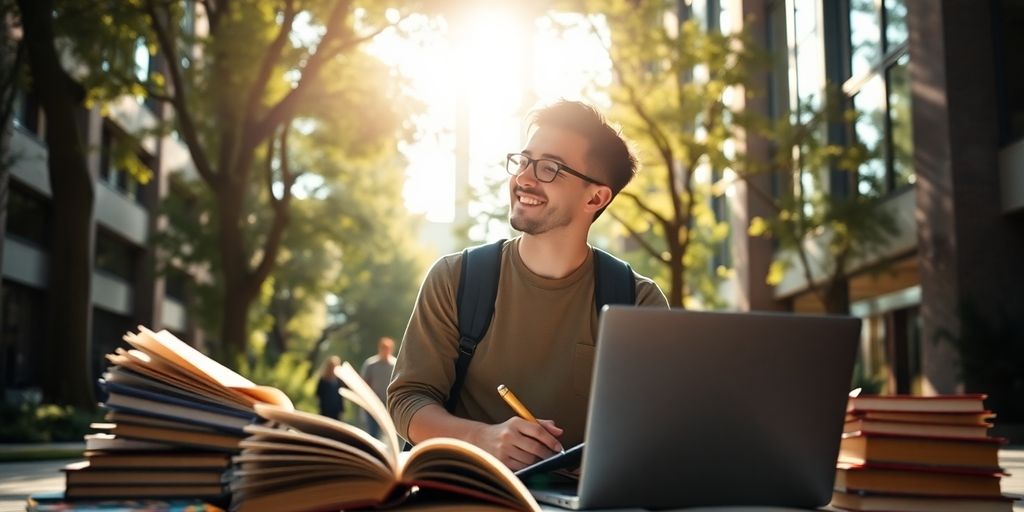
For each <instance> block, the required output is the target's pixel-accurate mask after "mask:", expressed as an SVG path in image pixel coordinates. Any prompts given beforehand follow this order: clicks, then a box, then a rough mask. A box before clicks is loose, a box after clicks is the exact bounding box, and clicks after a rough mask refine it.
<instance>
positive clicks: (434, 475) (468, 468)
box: [399, 438, 540, 510]
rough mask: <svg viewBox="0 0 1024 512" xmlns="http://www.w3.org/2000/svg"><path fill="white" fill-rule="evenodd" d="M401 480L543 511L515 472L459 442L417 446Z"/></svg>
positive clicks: (436, 441)
mask: <svg viewBox="0 0 1024 512" xmlns="http://www.w3.org/2000/svg"><path fill="white" fill-rule="evenodd" d="M399 478H400V480H401V481H402V482H405V483H407V484H413V485H419V486H422V487H433V488H438V489H443V490H448V491H453V492H461V493H463V494H466V495H469V496H473V497H478V498H481V499H489V500H491V501H495V500H494V498H496V497H501V498H504V499H505V500H508V501H511V502H513V503H515V504H516V507H517V508H524V509H529V510H540V506H539V505H537V502H536V501H535V500H534V499H533V496H532V495H531V494H530V491H529V490H528V489H527V488H526V486H525V485H523V483H522V482H521V481H520V480H519V479H518V478H516V476H515V474H513V473H512V470H510V469H508V467H506V466H505V465H504V464H502V463H501V461H499V460H498V459H497V458H495V457H494V456H493V455H491V454H489V453H487V452H486V451H484V450H483V449H481V448H478V447H477V446H474V445H472V444H469V443H467V442H465V441H461V440H458V439H451V438H435V439H428V440H426V441H424V442H422V443H419V444H417V445H416V446H414V447H413V448H412V451H411V452H409V455H408V458H407V459H406V460H405V461H404V464H403V469H402V473H401V474H400V475H399ZM471 481H475V482H472V483H471Z"/></svg>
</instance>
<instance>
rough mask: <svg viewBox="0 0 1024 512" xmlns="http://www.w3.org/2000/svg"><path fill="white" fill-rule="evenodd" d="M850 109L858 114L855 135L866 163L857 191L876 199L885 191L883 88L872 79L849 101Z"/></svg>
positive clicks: (885, 156)
mask: <svg viewBox="0 0 1024 512" xmlns="http://www.w3.org/2000/svg"><path fill="white" fill-rule="evenodd" d="M853 107H854V109H856V110H857V113H858V114H860V115H859V117H858V118H857V124H856V127H855V131H856V134H857V140H859V141H860V143H861V144H864V146H865V147H866V149H867V151H868V159H867V160H866V161H865V162H864V163H863V164H862V165H861V167H860V173H859V176H858V180H857V190H858V191H859V192H860V193H861V194H867V195H878V194H882V193H884V192H885V191H886V190H888V186H887V185H886V179H885V168H886V161H887V160H888V158H887V155H886V147H885V146H886V145H885V140H886V138H885V84H884V83H883V82H882V77H881V76H878V75H876V76H875V77H874V78H872V79H871V80H869V81H868V82H867V83H866V84H864V87H862V88H861V90H860V92H859V93H857V95H856V96H854V97H853Z"/></svg>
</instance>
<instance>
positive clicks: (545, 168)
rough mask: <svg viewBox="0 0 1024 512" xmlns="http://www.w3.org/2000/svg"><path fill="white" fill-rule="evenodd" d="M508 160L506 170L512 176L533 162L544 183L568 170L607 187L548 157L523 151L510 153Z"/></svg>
mask: <svg viewBox="0 0 1024 512" xmlns="http://www.w3.org/2000/svg"><path fill="white" fill-rule="evenodd" d="M507 158H508V160H506V161H505V170H506V171H508V173H509V174H510V175H512V176H518V175H519V173H521V172H523V171H525V170H526V168H527V167H529V166H530V165H531V164H533V177H534V178H537V181H540V182H543V183H551V182H552V181H555V178H557V177H558V173H559V172H563V171H564V172H567V173H569V174H572V175H573V176H576V177H577V178H579V179H581V180H583V181H586V182H588V183H593V184H594V185H600V186H602V187H607V186H608V185H605V184H604V183H601V182H600V181H597V180H595V179H594V178H591V177H590V176H587V175H586V174H583V173H581V172H577V171H574V170H572V169H570V168H569V166H568V165H565V164H563V163H561V162H558V161H556V160H550V159H547V158H530V157H528V156H526V155H524V154H522V153H509V154H508V156H507Z"/></svg>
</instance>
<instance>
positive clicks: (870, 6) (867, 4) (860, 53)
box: [850, 0, 882, 76]
mask: <svg viewBox="0 0 1024 512" xmlns="http://www.w3.org/2000/svg"><path fill="white" fill-rule="evenodd" d="M875 1H876V0H850V65H851V69H852V72H853V76H858V75H861V74H864V73H867V72H868V70H870V69H871V67H872V66H873V65H876V64H878V62H879V61H880V60H882V30H881V26H882V20H881V17H880V16H879V12H878V7H877V6H876V5H875Z"/></svg>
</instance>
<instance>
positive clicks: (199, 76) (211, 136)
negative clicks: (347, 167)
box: [114, 0, 400, 354]
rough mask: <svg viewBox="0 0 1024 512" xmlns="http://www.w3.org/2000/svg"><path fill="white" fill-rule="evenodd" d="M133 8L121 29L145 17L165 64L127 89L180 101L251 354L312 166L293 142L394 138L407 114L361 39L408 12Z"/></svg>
mask: <svg viewBox="0 0 1024 512" xmlns="http://www.w3.org/2000/svg"><path fill="white" fill-rule="evenodd" d="M133 4H134V5H138V6H139V7H141V11H139V9H138V8H136V9H135V10H134V11H133V10H130V9H129V10H126V11H125V12H120V13H119V14H122V15H123V16H125V19H123V20H121V19H115V20H114V25H115V26H135V25H136V23H137V21H138V18H137V16H138V15H139V14H140V13H144V22H145V32H140V33H139V34H137V37H141V38H142V39H143V40H145V41H147V42H148V43H149V44H151V45H152V46H154V47H155V48H157V49H158V50H159V51H158V53H159V55H160V56H161V57H162V68H163V69H162V73H153V74H151V75H150V76H149V77H145V79H141V80H135V81H132V80H130V78H131V77H127V78H128V79H129V80H128V81H126V82H123V83H120V84H118V85H120V86H121V87H123V88H128V89H132V88H134V89H136V90H139V91H140V92H143V93H144V94H146V95H148V97H149V98H151V99H155V100H159V101H163V102H165V103H167V104H168V105H170V110H171V111H172V112H173V121H174V126H175V128H176V130H177V133H178V134H179V135H180V138H181V140H182V141H183V142H184V144H185V145H186V146H187V147H188V150H189V153H190V154H191V157H192V161H193V163H194V166H195V169H196V172H197V173H198V175H199V177H200V178H201V183H202V186H203V188H204V190H203V193H208V194H209V198H208V199H209V200H208V201H207V202H206V204H207V205H208V206H209V207H210V208H211V214H212V215H211V216H210V218H209V219H208V221H209V224H208V228H211V229H212V230H213V231H214V233H215V234H216V237H215V247H216V258H215V259H213V260H212V261H211V268H210V269H211V270H212V271H213V272H214V274H215V275H216V276H217V281H218V285H219V288H220V290H221V292H222V294H221V298H222V300H220V301H219V305H220V311H219V314H218V315H217V318H216V325H217V326H218V327H219V331H220V342H221V343H222V344H223V346H224V348H225V349H226V351H227V352H229V353H233V354H240V353H243V352H244V351H245V349H246V347H247V344H248V341H249V332H250V324H249V321H250V308H251V306H252V305H253V304H254V303H255V302H256V301H257V300H258V299H259V297H260V294H261V293H262V290H263V288H264V285H265V284H266V283H267V280H268V278H269V277H270V276H271V272H272V270H273V269H274V267H275V265H276V263H277V259H278V257H279V255H280V253H281V249H282V240H283V238H284V234H285V232H286V228H287V226H288V225H289V222H290V214H291V213H290V212H291V206H292V201H293V188H294V186H295V184H296V181H297V179H298V176H297V175H298V173H299V172H307V171H309V170H308V169H303V170H302V171H295V170H293V164H292V160H293V158H294V157H293V153H292V151H291V146H290V144H289V137H290V136H291V135H292V134H293V133H294V132H296V131H301V130H304V129H317V128H318V127H322V128H323V129H330V128H332V127H333V126H338V125H341V126H344V127H345V128H346V130H345V131H344V132H342V133H341V134H339V135H341V136H353V135H354V134H357V135H359V137H360V138H359V140H361V141H367V142H368V143H370V142H369V141H373V140H374V139H382V138H386V137H387V136H388V134H392V133H394V131H395V128H396V127H397V125H398V123H399V118H400V116H399V115H398V114H397V113H396V112H395V109H394V108H392V105H390V104H389V103H388V101H387V100H388V99H389V98H387V97H386V96H385V95H384V94H382V93H385V92H386V91H387V87H383V88H382V87H381V85H382V84H381V83H380V82H379V81H373V80H374V79H376V80H380V79H382V76H381V73H380V72H379V71H378V70H377V68H378V66H377V64H376V63H375V62H374V61H372V59H370V58H369V57H368V56H366V55H365V54H364V53H362V52H361V51H360V46H361V45H362V44H363V43H365V42H367V41H369V40H370V39H372V38H373V37H374V36H375V35H377V34H379V33H380V32H381V31H383V30H385V29H386V28H388V27H391V26H393V25H394V24H395V23H396V22H397V21H398V19H399V16H397V15H396V14H394V13H395V11H393V10H389V9H387V6H385V5H382V4H380V3H379V2H357V1H355V0H322V1H310V2H301V3H300V2H297V1H295V0H284V1H283V2H271V1H261V2H212V1H208V2H207V1H200V2H197V3H196V4H194V7H195V8H196V11H195V12H190V11H189V10H187V7H188V6H189V5H193V4H185V7H184V8H183V5H182V4H180V3H178V2H162V1H158V0H141V1H140V2H134V3H133ZM196 19H204V20H206V22H207V23H206V25H207V27H208V28H207V31H206V33H199V32H194V31H191V32H190V31H189V30H188V27H189V25H190V23H193V22H194V20H196ZM183 27H184V28H183ZM165 77H166V78H165ZM114 78H115V79H125V78H126V77H124V76H121V77H114ZM384 85H386V84H384ZM263 200H265V201H263ZM264 220H265V221H266V222H262V221H264Z"/></svg>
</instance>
